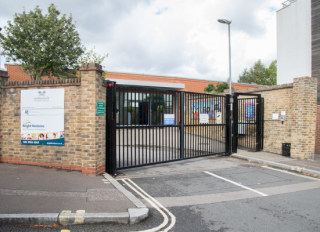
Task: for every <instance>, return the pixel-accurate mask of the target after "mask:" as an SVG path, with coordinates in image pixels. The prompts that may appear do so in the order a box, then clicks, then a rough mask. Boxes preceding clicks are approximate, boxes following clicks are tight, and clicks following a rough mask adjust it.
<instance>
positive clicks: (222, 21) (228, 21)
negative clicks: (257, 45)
mask: <svg viewBox="0 0 320 232" xmlns="http://www.w3.org/2000/svg"><path fill="white" fill-rule="evenodd" d="M218 22H219V23H223V24H227V25H228V38H229V94H230V95H231V83H232V82H231V42H230V24H231V22H232V21H231V20H229V19H218Z"/></svg>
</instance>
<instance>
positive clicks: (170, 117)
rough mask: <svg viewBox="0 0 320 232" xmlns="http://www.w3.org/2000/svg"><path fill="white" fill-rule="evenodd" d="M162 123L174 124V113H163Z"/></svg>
mask: <svg viewBox="0 0 320 232" xmlns="http://www.w3.org/2000/svg"><path fill="white" fill-rule="evenodd" d="M163 124H164V125H175V120H174V114H164V119H163Z"/></svg>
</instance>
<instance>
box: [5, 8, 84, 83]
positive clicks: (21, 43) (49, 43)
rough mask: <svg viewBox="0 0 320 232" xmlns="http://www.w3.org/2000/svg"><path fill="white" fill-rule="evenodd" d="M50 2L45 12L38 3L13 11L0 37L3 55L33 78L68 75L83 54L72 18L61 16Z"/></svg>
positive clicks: (74, 70) (74, 68)
mask: <svg viewBox="0 0 320 232" xmlns="http://www.w3.org/2000/svg"><path fill="white" fill-rule="evenodd" d="M59 15H60V12H59V11H58V10H57V9H56V7H55V6H54V5H53V4H51V5H50V6H49V7H48V14H42V11H41V9H40V8H39V6H37V7H36V8H35V9H34V10H33V11H30V12H28V13H26V12H25V11H23V12H22V13H20V14H18V13H16V14H15V15H14V19H13V22H11V21H8V25H7V26H6V27H5V35H0V36H1V46H2V48H3V51H4V54H5V55H7V56H9V57H10V58H12V59H13V61H16V62H20V63H21V65H22V66H23V68H24V70H25V71H26V72H28V73H29V74H30V75H31V76H32V78H33V79H41V77H42V76H49V77H52V76H56V77H62V78H65V77H69V76H73V75H74V74H75V72H76V70H77V69H78V67H79V66H78V59H79V57H80V56H81V55H82V53H83V47H82V45H81V41H80V37H79V34H78V32H77V31H76V29H75V25H74V24H73V23H72V17H71V16H70V17H66V15H65V14H64V15H62V17H59Z"/></svg>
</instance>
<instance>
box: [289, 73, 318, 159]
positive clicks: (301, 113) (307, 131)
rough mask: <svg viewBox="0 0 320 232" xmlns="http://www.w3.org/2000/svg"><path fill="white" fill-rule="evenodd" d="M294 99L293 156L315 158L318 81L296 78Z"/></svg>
mask: <svg viewBox="0 0 320 232" xmlns="http://www.w3.org/2000/svg"><path fill="white" fill-rule="evenodd" d="M292 91H293V93H292V96H293V99H292V107H293V109H292V118H293V125H292V144H291V156H292V157H293V158H298V159H309V158H313V154H314V147H315V128H316V110H317V79H316V78H312V77H300V78H295V79H294V81H293V90H292Z"/></svg>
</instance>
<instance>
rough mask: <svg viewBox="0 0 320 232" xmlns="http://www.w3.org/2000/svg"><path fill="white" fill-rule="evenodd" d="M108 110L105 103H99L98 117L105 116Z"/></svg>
mask: <svg viewBox="0 0 320 232" xmlns="http://www.w3.org/2000/svg"><path fill="white" fill-rule="evenodd" d="M105 110H106V107H105V104H104V102H101V101H97V115H104V112H105Z"/></svg>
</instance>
